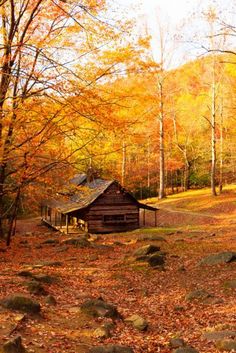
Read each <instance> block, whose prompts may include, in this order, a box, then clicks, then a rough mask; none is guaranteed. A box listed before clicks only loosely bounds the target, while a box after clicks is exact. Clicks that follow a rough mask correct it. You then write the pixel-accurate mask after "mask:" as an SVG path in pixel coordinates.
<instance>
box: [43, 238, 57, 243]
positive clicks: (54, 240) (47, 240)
mask: <svg viewBox="0 0 236 353" xmlns="http://www.w3.org/2000/svg"><path fill="white" fill-rule="evenodd" d="M41 244H59V240H58V239H54V238H49V239H46V240H44V241H43V242H42V243H41Z"/></svg>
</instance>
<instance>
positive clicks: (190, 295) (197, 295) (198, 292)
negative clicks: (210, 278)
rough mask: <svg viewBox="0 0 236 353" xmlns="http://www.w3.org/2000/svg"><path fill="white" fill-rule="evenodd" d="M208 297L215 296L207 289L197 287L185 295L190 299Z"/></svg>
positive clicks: (204, 298)
mask: <svg viewBox="0 0 236 353" xmlns="http://www.w3.org/2000/svg"><path fill="white" fill-rule="evenodd" d="M208 298H213V295H212V294H210V293H208V292H207V291H205V290H204V289H196V290H194V291H192V292H190V293H188V294H187V295H186V296H185V299H186V300H188V301H191V300H195V299H196V300H206V299H208Z"/></svg>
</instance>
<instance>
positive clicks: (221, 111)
mask: <svg viewBox="0 0 236 353" xmlns="http://www.w3.org/2000/svg"><path fill="white" fill-rule="evenodd" d="M223 123H224V118H223V102H221V109H220V177H219V193H221V192H222V191H223V144H224V137H223Z"/></svg>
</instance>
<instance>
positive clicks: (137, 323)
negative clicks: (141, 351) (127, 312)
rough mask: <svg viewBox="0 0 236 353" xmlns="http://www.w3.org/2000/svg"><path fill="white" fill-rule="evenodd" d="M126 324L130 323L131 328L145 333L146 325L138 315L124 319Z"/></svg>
mask: <svg viewBox="0 0 236 353" xmlns="http://www.w3.org/2000/svg"><path fill="white" fill-rule="evenodd" d="M125 321H126V322H131V323H132V325H133V327H134V328H136V329H137V330H139V331H145V330H146V329H147V327H148V323H147V321H146V320H145V319H143V318H142V317H141V316H139V315H132V316H129V317H127V319H125Z"/></svg>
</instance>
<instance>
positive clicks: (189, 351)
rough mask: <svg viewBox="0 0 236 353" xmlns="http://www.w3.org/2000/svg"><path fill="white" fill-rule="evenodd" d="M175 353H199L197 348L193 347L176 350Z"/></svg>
mask: <svg viewBox="0 0 236 353" xmlns="http://www.w3.org/2000/svg"><path fill="white" fill-rule="evenodd" d="M174 353H199V351H197V350H196V349H195V348H192V347H188V346H186V347H180V348H177V349H175V350H174Z"/></svg>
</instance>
